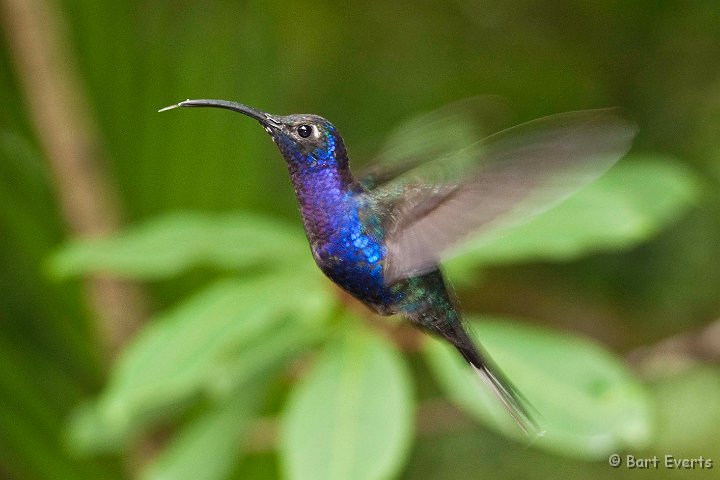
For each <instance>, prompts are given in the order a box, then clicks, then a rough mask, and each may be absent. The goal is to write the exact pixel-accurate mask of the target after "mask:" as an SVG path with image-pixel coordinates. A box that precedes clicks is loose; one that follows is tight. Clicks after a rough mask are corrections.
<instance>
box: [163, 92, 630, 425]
mask: <svg viewBox="0 0 720 480" xmlns="http://www.w3.org/2000/svg"><path fill="white" fill-rule="evenodd" d="M178 107H183V108H196V107H212V108H222V109H227V110H232V111H234V112H238V113H241V114H243V115H245V116H247V117H250V118H252V119H254V120H256V121H257V122H259V123H260V125H261V126H262V127H263V128H264V129H265V131H266V132H267V133H268V134H269V135H270V137H271V138H272V140H273V142H274V143H275V145H276V146H277V148H278V149H279V151H280V153H281V154H282V156H283V157H284V159H285V162H286V164H287V168H288V171H289V173H290V178H291V181H292V185H293V187H294V190H295V194H296V196H297V201H298V204H299V207H300V213H301V216H302V221H303V225H304V228H305V232H306V235H307V238H308V241H309V243H310V250H311V252H312V256H313V258H314V259H315V262H316V263H317V265H318V267H319V268H320V270H322V272H323V273H324V274H325V275H326V276H327V277H329V278H330V279H331V280H332V281H333V282H335V283H336V284H337V285H338V286H340V287H341V288H342V289H343V290H345V291H346V292H348V293H349V294H350V295H352V296H353V297H355V298H356V299H358V300H359V301H360V302H362V303H364V304H365V305H366V306H367V307H369V308H370V309H371V310H372V311H374V312H376V313H378V314H380V315H394V314H402V315H403V316H405V317H406V318H407V319H408V320H409V321H410V322H411V324H412V325H413V326H415V327H417V328H419V329H420V330H422V331H424V332H426V333H429V334H432V335H435V336H437V337H440V338H442V339H444V340H446V341H447V342H449V343H450V344H451V345H452V346H453V347H454V348H455V349H456V350H457V351H458V352H459V354H460V355H461V356H462V357H463V358H464V359H465V361H467V363H468V364H469V365H470V366H471V368H472V369H474V370H475V371H476V372H477V373H478V375H479V376H480V378H481V379H482V380H483V381H484V383H486V384H487V385H488V387H489V388H490V389H491V391H492V392H494V394H495V395H496V396H497V398H498V399H499V401H500V402H501V403H502V405H503V406H504V407H505V408H506V410H507V411H508V412H509V414H510V416H511V417H512V418H513V419H514V420H515V422H516V423H517V424H518V425H519V427H520V428H521V429H522V430H523V431H524V432H525V433H526V434H528V433H529V432H531V431H534V432H536V433H538V434H540V430H539V428H538V424H537V422H536V421H535V419H534V418H533V415H532V414H531V413H530V406H529V405H530V404H529V402H527V400H526V399H525V398H524V397H523V395H522V394H521V393H520V392H519V391H518V389H517V388H516V387H515V386H514V385H513V384H512V383H511V382H510V381H509V379H508V378H507V377H506V376H505V375H504V374H503V373H502V372H501V371H500V369H499V368H498V367H497V366H496V365H495V363H494V362H493V361H492V360H491V358H490V356H489V355H488V354H487V352H486V351H485V350H484V349H483V348H482V347H481V346H480V345H479V344H478V343H476V342H474V341H473V340H472V339H471V335H470V334H469V332H468V328H467V326H466V325H465V323H464V322H463V317H462V314H461V313H460V310H459V308H458V304H457V301H456V299H455V296H454V294H453V292H452V290H451V288H450V286H449V284H448V282H447V281H446V279H445V277H444V275H443V273H442V271H441V269H440V262H441V259H444V258H446V257H447V255H448V253H449V252H450V253H451V252H452V250H453V249H454V248H456V247H457V246H458V245H459V244H461V243H462V241H463V240H465V239H466V238H467V237H468V236H469V235H470V234H477V233H478V232H483V231H488V230H493V229H502V228H508V227H511V226H513V225H517V224H520V223H522V222H524V221H527V219H529V218H532V217H533V216H534V215H537V214H538V213H540V212H542V211H545V210H547V209H549V208H551V207H552V206H554V205H556V204H557V203H559V202H560V201H562V200H563V199H565V198H567V197H568V196H570V195H571V194H573V193H574V192H576V191H577V190H579V189H580V188H582V187H583V186H585V185H586V184H588V183H590V182H592V181H593V180H595V179H596V178H597V177H598V176H600V175H601V174H602V173H604V172H605V171H606V170H607V169H608V168H610V166H612V165H613V164H614V163H615V162H616V161H617V160H619V159H620V158H621V157H622V156H623V155H624V154H625V153H626V152H627V151H628V150H629V148H630V145H631V142H632V139H633V137H634V136H635V133H636V127H635V125H634V123H633V122H632V121H630V120H628V119H627V118H626V116H625V115H624V113H623V111H622V110H621V109H617V108H609V109H598V110H585V111H576V112H568V113H563V114H558V115H552V116H549V117H544V118H541V119H538V120H534V121H531V122H527V123H524V124H521V125H518V126H516V127H513V128H509V129H506V130H503V131H501V132H499V133H496V134H494V135H490V136H488V137H486V138H480V139H477V138H473V137H472V136H470V138H467V137H465V138H464V140H463V141H462V142H460V143H461V144H460V145H457V144H453V143H454V141H453V140H452V138H451V137H452V133H453V132H456V131H457V130H458V129H457V128H450V129H448V128H444V127H446V126H447V122H445V123H444V120H445V119H447V117H448V116H447V115H446V116H445V117H443V116H442V115H441V116H435V117H430V120H431V121H428V122H425V123H426V124H427V125H426V126H424V127H422V128H420V129H419V130H418V132H416V133H420V135H416V136H415V139H416V141H417V142H419V143H420V144H421V145H420V148H414V149H413V148H410V150H409V151H407V152H405V153H400V154H398V155H395V158H393V159H392V160H391V161H385V162H383V161H381V162H379V166H378V167H374V168H371V169H370V170H369V172H368V173H367V174H365V175H362V176H360V175H358V176H357V177H356V176H355V175H353V173H352V172H351V170H350V165H349V163H350V162H349V158H348V153H347V150H346V147H345V143H344V141H343V138H342V137H341V136H340V133H339V132H338V130H337V128H336V127H335V126H334V125H333V124H332V123H330V122H329V121H328V120H326V119H325V118H323V117H320V116H318V115H312V114H294V115H287V116H282V115H274V114H269V113H266V112H263V111H260V110H258V109H255V108H253V107H250V106H248V105H244V104H241V103H236V102H231V101H226V100H209V99H198V100H185V101H183V102H180V103H178V104H176V105H171V106H169V107H166V108H163V109H161V110H160V111H165V110H170V109H173V108H178ZM450 125H451V127H452V126H453V124H452V123H451V124H450ZM455 126H457V127H458V128H459V129H462V127H463V125H462V124H461V123H460V122H456V125H455ZM448 139H451V141H447V140H448ZM423 143H424V144H425V145H424V146H423ZM391 157H392V155H391Z"/></svg>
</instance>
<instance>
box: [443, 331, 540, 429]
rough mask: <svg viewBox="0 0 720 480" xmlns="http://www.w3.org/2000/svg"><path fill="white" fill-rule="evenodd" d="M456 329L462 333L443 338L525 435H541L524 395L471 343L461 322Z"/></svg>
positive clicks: (484, 353) (487, 356)
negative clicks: (488, 388) (474, 372)
mask: <svg viewBox="0 0 720 480" xmlns="http://www.w3.org/2000/svg"><path fill="white" fill-rule="evenodd" d="M456 330H462V333H459V334H457V333H456V334H455V335H453V338H448V337H445V338H446V339H447V340H449V341H450V342H451V343H452V344H453V345H454V346H455V348H457V350H458V351H459V352H460V354H461V355H462V356H463V357H464V358H465V360H467V362H468V363H469V364H470V365H471V366H472V368H473V369H474V370H475V371H476V372H477V374H478V376H479V377H480V378H481V379H482V381H483V382H484V383H485V384H486V385H488V386H489V387H490V389H491V390H492V391H493V393H495V395H496V396H497V397H498V399H499V400H500V402H501V403H502V404H503V406H504V407H505V409H506V410H507V411H508V413H510V416H511V417H512V418H513V420H515V423H517V424H518V426H519V427H520V429H521V430H522V431H523V432H524V433H525V434H527V435H531V434H535V435H538V436H539V435H542V433H543V432H542V431H541V430H540V427H539V426H538V424H537V422H536V421H535V419H534V418H533V417H532V415H531V414H530V412H529V410H528V405H530V404H529V402H528V401H527V400H526V399H525V397H524V396H523V395H522V394H521V393H520V392H519V391H518V389H517V388H515V385H513V384H512V382H511V381H510V380H508V378H507V377H506V376H505V375H504V374H503V373H502V371H501V370H500V369H499V368H498V367H497V366H496V365H495V364H494V362H493V361H492V360H491V359H490V356H489V355H488V354H487V353H486V352H482V353H481V350H480V347H478V346H476V345H474V344H473V342H472V340H470V337H469V335H468V334H467V333H466V332H465V329H464V328H463V326H462V324H461V325H459V326H458V329H456ZM458 340H459V341H458Z"/></svg>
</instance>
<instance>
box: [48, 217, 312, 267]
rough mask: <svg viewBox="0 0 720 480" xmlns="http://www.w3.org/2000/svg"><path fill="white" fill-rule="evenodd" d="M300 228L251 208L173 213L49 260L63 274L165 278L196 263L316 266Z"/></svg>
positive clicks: (78, 245) (65, 250) (70, 246)
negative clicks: (251, 210) (313, 264)
mask: <svg viewBox="0 0 720 480" xmlns="http://www.w3.org/2000/svg"><path fill="white" fill-rule="evenodd" d="M307 250H308V247H307V241H306V240H305V237H304V235H303V234H302V232H301V231H300V230H296V229H294V228H291V227H288V226H286V225H284V224H282V223H280V222H276V221H273V220H270V219H268V218H267V217H264V216H261V215H257V214H251V213H232V214H209V213H191V212H183V213H174V214H170V215H166V216H163V217H159V218H156V219H153V220H150V221H147V222H145V223H143V224H141V225H139V226H136V227H134V228H132V229H130V230H128V231H126V232H125V233H123V234H121V235H118V236H115V237H112V238H108V239H105V240H95V241H87V240H85V241H75V242H71V243H70V244H68V245H66V246H65V247H64V248H63V249H61V250H60V251H59V252H58V253H57V254H56V255H55V256H53V257H52V258H51V259H50V270H51V272H52V273H53V274H54V275H56V276H59V277H69V276H76V275H81V274H85V273H91V272H92V273H105V274H111V275H113V276H115V277H126V278H149V279H155V278H164V277H169V276H173V275H176V274H178V273H180V272H182V271H185V270H187V269H189V268H191V267H194V266H198V265H209V266H213V267H216V268H220V269H226V270H227V269H238V268H246V267H249V266H253V265H263V266H268V265H269V266H278V265H279V266H283V265H285V264H286V263H287V258H288V256H291V257H292V258H294V259H296V261H295V262H293V263H294V266H295V267H296V268H297V267H298V266H309V265H311V262H310V256H309V255H308V254H307Z"/></svg>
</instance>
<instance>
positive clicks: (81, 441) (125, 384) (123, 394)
mask: <svg viewBox="0 0 720 480" xmlns="http://www.w3.org/2000/svg"><path fill="white" fill-rule="evenodd" d="M321 279H322V278H321V277H320V276H319V275H314V276H313V275H309V276H293V277H288V276H281V275H266V276H264V277H260V278H255V277H254V278H253V279H252V280H250V281H248V280H226V281H221V282H218V283H216V284H214V285H212V286H210V287H208V288H207V289H206V290H204V291H203V292H201V293H199V294H197V295H196V296H195V297H193V298H191V299H190V300H188V301H187V302H185V303H184V304H182V305H180V306H179V307H177V308H175V309H174V310H171V311H170V312H168V313H166V314H164V315H162V316H160V317H159V318H157V319H156V320H154V321H153V322H152V323H150V324H149V325H148V326H147V327H146V328H145V329H144V330H143V331H142V332H141V333H140V334H139V335H138V336H137V337H136V339H135V340H134V341H133V342H132V343H131V344H130V345H129V346H128V347H127V349H126V350H124V351H123V354H122V356H121V358H120V359H119V360H118V362H117V363H116V365H115V367H114V369H113V371H112V374H111V378H110V382H109V385H108V387H107V388H106V389H105V391H104V392H103V393H102V395H101V396H100V398H99V399H98V400H97V401H96V402H94V403H92V404H90V405H87V406H85V407H84V408H82V409H80V410H79V411H78V412H77V414H76V416H75V418H74V420H73V422H72V425H71V440H72V443H73V445H74V446H75V448H76V449H77V450H80V451H93V450H105V449H115V448H117V447H119V446H121V445H122V444H124V443H125V442H127V440H128V439H129V438H130V437H132V436H133V435H134V434H135V433H136V432H137V431H138V430H140V429H142V428H143V427H145V426H147V425H148V424H150V423H154V422H157V421H158V420H159V419H162V418H164V417H167V416H171V415H174V414H177V412H178V411H181V410H183V409H184V408H185V407H186V406H187V405H188V404H189V403H190V402H192V401H193V400H194V399H196V398H197V396H198V395H200V394H205V395H208V396H211V397H214V398H216V399H223V398H225V397H226V396H229V395H231V393H232V392H233V391H234V389H235V388H236V387H237V385H238V384H240V383H242V382H243V381H245V380H247V379H248V378H250V377H252V376H253V375H255V374H256V373H257V372H262V371H264V370H266V369H269V368H271V367H272V366H274V365H275V364H276V363H277V362H279V361H281V360H282V359H283V358H287V355H290V354H293V353H294V352H297V351H298V350H300V349H302V348H304V347H306V346H307V345H308V344H309V343H311V342H313V341H314V340H316V339H317V338H318V336H319V335H321V334H322V332H324V329H323V325H324V322H325V321H326V320H327V319H328V315H329V313H330V310H331V309H332V307H333V303H334V301H333V299H332V297H331V293H330V292H329V291H328V289H327V288H325V286H324V285H323V284H322V283H321ZM276 339H279V341H278V340H276ZM264 346H267V347H268V348H267V349H266V351H262V350H263V347H264Z"/></svg>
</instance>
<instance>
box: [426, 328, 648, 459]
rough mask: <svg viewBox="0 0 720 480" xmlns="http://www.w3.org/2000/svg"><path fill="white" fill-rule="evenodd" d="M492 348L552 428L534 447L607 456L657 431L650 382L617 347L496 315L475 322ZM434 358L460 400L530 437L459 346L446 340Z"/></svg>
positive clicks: (503, 428) (499, 425)
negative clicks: (641, 377) (638, 375)
mask: <svg viewBox="0 0 720 480" xmlns="http://www.w3.org/2000/svg"><path fill="white" fill-rule="evenodd" d="M474 326H475V328H476V330H477V332H478V338H480V339H482V344H483V345H484V346H485V347H486V348H487V351H488V352H489V354H490V356H491V357H492V358H493V359H494V360H495V362H496V363H497V365H498V366H499V367H500V368H501V369H502V371H503V372H504V373H505V374H506V375H507V377H508V378H509V379H511V381H512V382H513V383H514V384H515V385H516V386H517V387H518V389H519V390H520V392H521V393H522V394H523V395H524V396H525V397H526V398H527V400H528V401H529V402H530V404H531V405H532V407H533V408H532V409H531V410H535V411H536V412H537V413H536V415H535V416H536V420H537V421H538V423H539V424H540V427H541V429H542V430H545V433H544V435H543V436H542V437H539V438H536V439H530V440H529V441H530V442H531V444H532V445H533V446H534V447H537V448H541V449H545V450H550V451H553V452H557V453H561V454H564V455H568V456H573V457H580V458H587V459H601V458H603V457H605V456H606V455H608V454H609V453H613V452H615V451H618V450H619V449H622V448H624V447H632V448H640V447H642V446H644V445H645V444H646V443H647V442H648V441H649V439H650V433H651V425H650V423H651V422H650V407H649V404H648V397H647V395H646V392H645V390H644V389H643V387H642V385H641V384H640V383H639V382H638V381H637V380H636V379H635V378H634V377H633V376H632V374H631V373H630V372H629V371H628V370H627V368H626V367H625V366H624V365H623V364H622V363H621V362H620V361H618V359H616V358H615V357H614V356H613V355H612V354H610V353H609V352H607V351H606V350H604V349H602V348H601V347H600V346H598V345H597V344H595V343H593V342H591V341H589V340H587V339H583V338H580V337H576V336H571V335H569V334H562V333H555V332H551V331H548V330H544V329H539V328H537V327H530V326H527V325H518V324H517V323H514V322H512V321H511V320H506V319H494V320H492V321H484V322H482V323H475V324H474ZM425 354H426V358H427V360H428V362H429V364H430V366H431V367H432V370H433V372H434V373H435V376H436V377H437V379H438V382H439V383H440V386H441V387H442V388H443V389H444V390H445V391H446V392H447V394H448V396H449V397H450V399H451V400H452V401H454V402H455V403H456V404H457V405H458V406H459V407H461V408H462V409H464V410H466V411H467V412H469V413H470V414H472V415H474V416H475V417H476V418H478V419H479V420H480V421H482V422H483V423H485V424H486V425H488V426H490V427H492V428H494V429H496V430H498V431H499V432H501V433H503V434H505V435H507V436H509V437H512V438H516V439H519V440H520V441H525V442H527V441H528V438H527V437H525V436H524V435H523V434H522V432H521V431H520V429H519V428H518V427H517V425H515V424H514V423H513V421H512V420H511V418H510V416H509V414H508V413H507V412H506V411H505V410H504V408H503V407H502V405H501V404H500V402H499V401H498V400H497V399H496V398H495V397H494V395H493V394H492V393H491V392H490V391H489V390H488V389H487V388H486V387H485V385H484V384H483V383H481V382H479V381H478V378H477V375H476V374H475V373H474V372H473V370H472V369H470V368H469V367H468V366H467V364H466V363H465V362H464V361H463V360H462V358H461V357H460V356H459V355H458V354H457V352H456V351H455V350H454V349H452V348H451V347H449V346H448V345H446V344H445V343H443V342H440V341H439V340H433V341H431V342H429V343H428V344H427V348H426V350H425Z"/></svg>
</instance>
